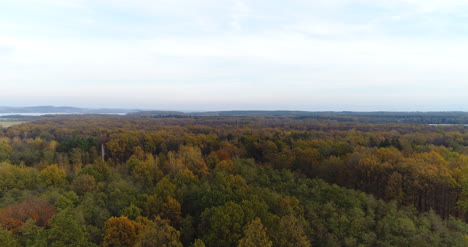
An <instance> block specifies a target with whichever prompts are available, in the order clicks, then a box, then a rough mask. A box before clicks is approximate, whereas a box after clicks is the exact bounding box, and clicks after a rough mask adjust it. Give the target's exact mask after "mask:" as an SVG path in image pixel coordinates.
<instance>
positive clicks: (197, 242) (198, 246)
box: [193, 239, 206, 247]
mask: <svg viewBox="0 0 468 247" xmlns="http://www.w3.org/2000/svg"><path fill="white" fill-rule="evenodd" d="M205 246H206V245H205V243H204V242H203V240H201V239H196V240H195V242H194V243H193V247H205Z"/></svg>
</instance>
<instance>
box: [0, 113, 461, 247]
mask: <svg viewBox="0 0 468 247" xmlns="http://www.w3.org/2000/svg"><path fill="white" fill-rule="evenodd" d="M454 114H455V113H454ZM334 117H336V118H340V119H332V118H331V117H330V118H327V119H324V118H316V117H299V116H294V115H292V116H291V115H287V116H279V115H278V116H271V115H268V116H266V115H265V116H249V115H244V116H219V115H218V116H186V115H183V117H181V116H179V115H177V116H173V117H168V116H161V115H160V114H159V115H158V116H153V115H151V114H148V113H146V114H143V115H142V116H138V115H131V116H61V117H57V116H56V117H46V118H40V119H38V120H35V121H33V122H30V123H25V124H21V125H15V126H11V127H9V128H4V129H2V130H1V131H0V208H1V209H0V227H1V230H0V245H1V246H98V245H99V246H279V247H283V246H467V245H468V225H467V224H466V223H465V222H466V220H467V219H468V217H467V216H468V215H467V214H466V210H467V209H468V135H467V134H466V133H465V129H464V126H463V125H461V126H460V125H450V126H431V125H427V124H397V123H391V124H374V123H373V122H374V121H367V122H366V119H367V118H372V117H373V116H360V120H359V121H345V120H347V118H355V117H356V116H338V115H337V116H334ZM384 118H385V119H395V118H398V116H394V115H390V116H384ZM429 118H432V119H441V117H439V116H438V115H428V116H426V115H424V116H423V117H422V118H421V119H429ZM444 121H445V120H444ZM396 122H398V121H396ZM422 122H424V121H422ZM433 123H434V122H433Z"/></svg>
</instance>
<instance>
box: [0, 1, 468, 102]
mask: <svg viewBox="0 0 468 247" xmlns="http://www.w3.org/2000/svg"><path fill="white" fill-rule="evenodd" d="M0 105H9V106H29V105H56V106H59V105H71V106H79V107H93V108H97V107H127V108H145V109H167V110H233V109H266V110H273V109H286V110H312V111H315V110H361V111H373V110H402V111H415V110H420V111H428V110H465V111H468V1H466V0H444V1H441V0H288V1H276V0H245V1H242V0H1V1H0Z"/></svg>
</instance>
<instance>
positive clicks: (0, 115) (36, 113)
mask: <svg viewBox="0 0 468 247" xmlns="http://www.w3.org/2000/svg"><path fill="white" fill-rule="evenodd" d="M70 114H80V115H82V114H84V113H72V112H48V113H41V112H28V113H24V112H23V113H15V112H13V113H0V117H2V116H11V115H19V116H44V115H70ZM98 114H105V115H125V114H127V113H98Z"/></svg>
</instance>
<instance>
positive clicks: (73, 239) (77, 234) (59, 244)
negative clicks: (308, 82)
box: [48, 209, 93, 247]
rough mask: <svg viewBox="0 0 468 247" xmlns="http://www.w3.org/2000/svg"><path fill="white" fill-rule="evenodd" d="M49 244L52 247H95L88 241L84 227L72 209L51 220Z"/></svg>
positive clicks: (63, 211)
mask: <svg viewBox="0 0 468 247" xmlns="http://www.w3.org/2000/svg"><path fill="white" fill-rule="evenodd" d="M50 225H51V227H50V230H49V235H48V243H49V246H51V247H88V246H93V244H91V243H90V242H89V241H88V234H87V233H86V232H85V229H84V225H82V224H80V222H78V221H77V219H76V216H75V215H74V213H73V211H72V210H71V209H65V210H62V211H61V212H59V213H58V214H57V215H55V216H54V217H53V218H52V219H51V223H50Z"/></svg>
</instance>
